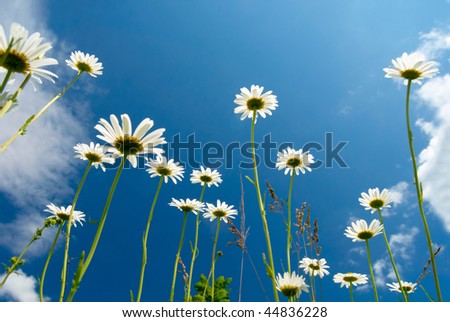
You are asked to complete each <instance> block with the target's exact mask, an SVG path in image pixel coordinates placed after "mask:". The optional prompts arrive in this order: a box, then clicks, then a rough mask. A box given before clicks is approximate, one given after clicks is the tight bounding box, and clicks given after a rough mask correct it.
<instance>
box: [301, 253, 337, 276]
mask: <svg viewBox="0 0 450 322" xmlns="http://www.w3.org/2000/svg"><path fill="white" fill-rule="evenodd" d="M326 264H327V261H326V260H325V259H324V258H321V259H312V258H308V257H304V258H303V259H302V260H301V261H300V265H299V267H300V268H303V271H304V272H305V274H309V275H311V276H316V275H319V276H320V278H322V277H323V276H324V275H328V274H330V272H329V271H328V270H326V268H330V266H328V265H326Z"/></svg>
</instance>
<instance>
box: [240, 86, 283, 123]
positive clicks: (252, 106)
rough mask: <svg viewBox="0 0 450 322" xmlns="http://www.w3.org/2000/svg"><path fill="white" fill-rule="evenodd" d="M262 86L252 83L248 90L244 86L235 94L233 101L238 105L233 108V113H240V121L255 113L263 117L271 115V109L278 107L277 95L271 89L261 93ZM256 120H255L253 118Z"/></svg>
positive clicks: (251, 116)
mask: <svg viewBox="0 0 450 322" xmlns="http://www.w3.org/2000/svg"><path fill="white" fill-rule="evenodd" d="M263 91H264V87H262V86H261V87H260V86H258V85H252V86H251V87H250V90H248V89H247V88H246V87H242V88H241V92H240V93H239V94H237V95H236V99H235V100H234V103H236V104H237V105H239V106H238V107H236V108H235V109H234V113H235V114H242V115H241V121H242V120H244V119H245V118H253V115H254V114H255V115H256V117H257V116H258V115H257V114H259V115H261V117H263V118H265V117H266V114H269V115H272V111H274V110H276V108H277V107H278V101H277V97H276V96H275V95H273V94H272V91H268V92H265V93H264V94H263ZM255 122H256V120H255Z"/></svg>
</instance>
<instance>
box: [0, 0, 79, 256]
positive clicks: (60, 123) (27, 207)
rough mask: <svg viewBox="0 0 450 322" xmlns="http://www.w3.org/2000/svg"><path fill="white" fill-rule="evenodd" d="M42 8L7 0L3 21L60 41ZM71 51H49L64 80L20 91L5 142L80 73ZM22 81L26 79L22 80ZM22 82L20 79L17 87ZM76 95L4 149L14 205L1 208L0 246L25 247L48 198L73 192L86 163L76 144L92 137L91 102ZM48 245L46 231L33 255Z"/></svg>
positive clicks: (0, 188) (0, 186)
mask: <svg viewBox="0 0 450 322" xmlns="http://www.w3.org/2000/svg"><path fill="white" fill-rule="evenodd" d="M42 8H43V6H42V1H26V0H17V1H6V2H5V3H2V10H1V11H0V22H1V23H2V25H3V26H4V28H5V29H7V30H8V31H9V25H10V23H11V22H18V23H20V24H23V25H24V26H25V27H26V28H27V29H28V30H29V32H30V33H33V32H40V33H41V35H42V36H43V37H44V38H45V39H46V40H50V41H51V42H54V41H55V40H56V36H55V35H54V34H53V33H52V32H51V31H50V30H48V28H47V26H46V19H45V13H44V12H43V11H41V9H42ZM61 43H62V42H61ZM56 47H58V48H61V47H64V48H67V45H66V44H64V43H62V45H59V46H56ZM64 50H65V49H64ZM68 54H69V53H68V52H63V51H62V50H56V49H55V48H54V49H52V50H51V51H50V52H49V55H48V56H50V57H57V58H58V60H59V62H60V65H58V66H55V68H52V71H54V72H55V73H56V74H58V75H59V76H61V77H60V79H58V80H57V84H56V85H53V84H51V83H50V82H48V81H44V84H42V85H39V86H38V90H37V91H36V92H34V91H33V90H32V87H31V86H27V88H25V90H24V92H23V93H22V94H21V95H20V96H19V103H20V105H19V107H17V108H16V109H15V110H13V111H12V112H10V113H8V114H7V115H5V116H4V117H3V118H2V119H0V128H1V131H0V144H1V143H3V142H5V141H6V140H7V139H8V138H9V137H10V136H11V135H12V134H13V133H14V132H15V131H17V129H18V128H19V127H20V126H21V125H22V124H23V122H24V121H25V120H27V119H28V118H29V117H30V115H32V114H33V113H36V112H37V111H38V110H39V109H40V108H41V107H42V106H44V105H45V104H46V103H47V102H48V101H49V100H50V99H51V98H52V97H53V96H54V95H55V94H56V93H58V92H59V90H60V89H61V88H62V87H63V86H65V84H64V81H63V80H62V79H61V78H63V79H64V78H66V77H67V76H68V77H74V76H75V74H74V71H73V70H71V69H69V68H68V67H67V66H65V63H64V60H63V58H62V57H64V56H68ZM18 81H20V79H18V80H17V81H16V83H17V82H18ZM17 86H18V84H14V85H13V87H12V90H15V88H16V87H17ZM72 97H73V96H72ZM72 97H71V98H70V101H68V100H67V99H66V97H63V98H62V99H61V100H59V101H58V103H56V104H54V105H53V106H52V107H51V108H50V109H49V110H48V112H46V113H45V114H44V115H43V116H42V117H41V118H40V119H39V120H38V121H37V122H36V123H34V124H33V125H32V126H30V128H29V129H28V132H27V134H26V135H24V136H22V137H19V138H18V139H17V140H16V141H15V142H14V143H13V144H12V145H11V146H10V147H9V148H8V149H7V150H6V151H5V152H4V153H1V154H0V178H2V179H1V180H0V192H1V193H2V194H3V196H4V197H3V199H2V200H1V201H2V202H3V203H4V204H8V205H7V206H5V205H4V206H3V207H2V209H1V210H0V218H2V219H1V222H2V223H1V224H0V246H2V247H4V248H6V249H8V250H10V251H11V252H13V253H16V252H17V251H18V249H20V248H21V247H23V245H24V244H25V243H26V242H28V241H29V239H30V238H31V236H32V235H33V233H34V231H35V229H36V228H37V227H39V226H41V225H42V219H43V218H44V215H43V212H42V210H43V209H44V208H45V205H46V204H47V203H48V202H55V203H59V202H60V201H61V200H63V199H67V196H70V195H71V194H72V193H73V189H72V187H71V186H72V183H73V182H72V181H73V179H74V174H75V173H76V170H77V168H78V166H79V165H80V164H79V162H76V160H75V159H74V158H73V155H74V152H73V146H74V145H75V144H76V143H79V142H80V141H82V140H83V139H84V138H85V137H86V132H87V131H86V125H85V123H86V116H83V115H84V114H85V113H84V111H86V110H87V109H88V104H86V103H85V102H83V101H79V100H78V101H76V102H75V99H74V98H72ZM73 106H76V109H75V108H73ZM46 244H47V239H46V237H45V235H44V238H43V241H40V242H39V245H40V246H38V247H33V251H32V252H31V253H30V254H32V253H33V252H34V253H35V254H38V253H39V251H40V250H43V249H45V245H46Z"/></svg>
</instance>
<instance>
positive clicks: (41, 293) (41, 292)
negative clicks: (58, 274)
mask: <svg viewBox="0 0 450 322" xmlns="http://www.w3.org/2000/svg"><path fill="white" fill-rule="evenodd" d="M63 225H64V221H63V222H61V224H60V225H59V227H58V231H57V232H56V235H55V239H53V243H52V246H51V247H50V251H49V252H48V256H47V260H46V261H45V265H44V268H43V269H42V274H41V280H40V281H39V301H40V302H44V283H45V275H47V268H48V264H50V260H51V259H52V256H53V251H54V250H55V246H56V242H57V241H58V238H59V234H60V233H61V229H62V227H63Z"/></svg>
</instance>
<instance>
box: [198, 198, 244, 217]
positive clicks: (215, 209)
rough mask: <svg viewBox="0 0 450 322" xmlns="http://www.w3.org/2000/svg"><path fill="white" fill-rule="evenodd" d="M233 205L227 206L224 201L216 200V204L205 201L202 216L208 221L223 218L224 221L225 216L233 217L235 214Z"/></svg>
mask: <svg viewBox="0 0 450 322" xmlns="http://www.w3.org/2000/svg"><path fill="white" fill-rule="evenodd" d="M233 208H234V206H228V205H227V204H226V203H225V202H221V201H220V200H217V205H216V206H214V205H213V204H211V203H206V208H205V213H204V214H203V217H205V218H209V220H210V221H213V220H214V219H216V218H217V219H219V220H223V221H224V222H226V219H227V218H231V219H234V217H235V216H236V215H237V210H236V209H233Z"/></svg>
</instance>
